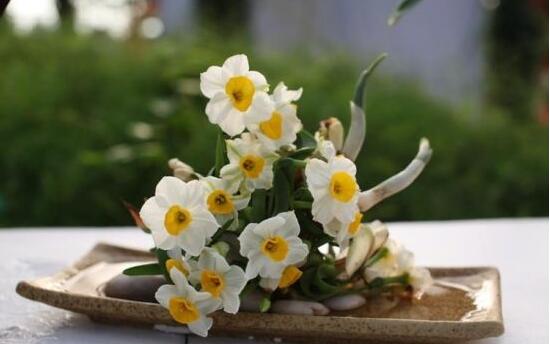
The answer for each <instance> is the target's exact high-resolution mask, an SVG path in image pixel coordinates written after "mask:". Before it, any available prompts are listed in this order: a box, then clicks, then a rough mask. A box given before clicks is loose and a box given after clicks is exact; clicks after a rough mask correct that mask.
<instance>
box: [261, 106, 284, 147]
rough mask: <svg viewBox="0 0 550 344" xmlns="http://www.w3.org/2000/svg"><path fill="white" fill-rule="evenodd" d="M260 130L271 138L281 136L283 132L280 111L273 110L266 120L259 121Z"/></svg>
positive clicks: (274, 138) (275, 138)
mask: <svg viewBox="0 0 550 344" xmlns="http://www.w3.org/2000/svg"><path fill="white" fill-rule="evenodd" d="M260 130H261V132H262V134H264V135H265V136H267V137H269V138H270V139H272V140H277V139H279V138H281V135H282V134H283V116H281V113H280V112H277V111H275V112H273V114H271V118H270V119H268V120H267V121H263V122H260Z"/></svg>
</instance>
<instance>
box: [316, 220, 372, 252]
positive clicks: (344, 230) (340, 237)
mask: <svg viewBox="0 0 550 344" xmlns="http://www.w3.org/2000/svg"><path fill="white" fill-rule="evenodd" d="M362 219H363V214H362V213H361V212H359V211H357V212H356V213H355V215H354V217H353V220H352V221H351V222H349V223H343V222H340V221H338V220H337V219H336V218H335V219H333V220H332V221H330V222H329V223H327V224H326V225H323V230H324V232H325V233H326V234H328V235H330V236H332V237H334V238H335V240H336V243H337V244H338V245H339V246H340V248H341V249H344V248H346V247H347V246H348V244H349V240H350V239H351V238H353V237H354V236H355V234H357V232H358V231H359V229H360V228H361V220H362Z"/></svg>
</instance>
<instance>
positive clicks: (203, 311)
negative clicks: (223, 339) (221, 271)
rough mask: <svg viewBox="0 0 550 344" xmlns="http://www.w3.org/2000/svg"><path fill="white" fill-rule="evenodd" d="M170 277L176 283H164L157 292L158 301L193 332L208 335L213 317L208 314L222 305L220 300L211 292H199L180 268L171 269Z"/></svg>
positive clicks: (176, 319) (203, 335)
mask: <svg viewBox="0 0 550 344" xmlns="http://www.w3.org/2000/svg"><path fill="white" fill-rule="evenodd" d="M170 278H171V279H172V281H173V282H174V285H170V284H166V285H163V286H161V287H160V288H159V289H158V290H157V292H156V293H155V298H156V299H157V301H158V303H160V304H161V305H162V306H163V307H164V308H167V309H168V311H169V312H170V315H171V316H172V318H173V319H174V320H175V321H177V322H178V323H180V324H185V325H187V327H189V330H190V331H191V332H193V333H195V334H198V335H199V336H202V337H206V336H207V335H208V330H209V329H210V327H212V318H208V317H207V315H208V314H210V313H212V312H214V311H215V310H217V309H218V308H219V307H220V300H218V299H215V298H213V297H212V296H211V295H210V293H206V292H197V291H196V290H195V288H193V287H192V286H190V285H189V283H188V282H187V279H186V278H185V276H184V275H183V274H182V273H181V272H180V271H179V270H178V269H171V270H170Z"/></svg>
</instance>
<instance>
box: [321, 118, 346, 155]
mask: <svg viewBox="0 0 550 344" xmlns="http://www.w3.org/2000/svg"><path fill="white" fill-rule="evenodd" d="M319 134H320V135H321V136H322V137H324V138H325V139H327V140H330V141H331V142H332V143H333V144H334V148H336V150H337V151H340V150H342V147H343V146H344V127H343V126H342V123H341V122H340V120H339V119H338V118H336V117H331V118H329V119H325V120H323V121H321V122H320V123H319Z"/></svg>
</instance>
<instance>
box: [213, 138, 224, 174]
mask: <svg viewBox="0 0 550 344" xmlns="http://www.w3.org/2000/svg"><path fill="white" fill-rule="evenodd" d="M226 162H227V147H226V146H225V136H224V134H223V132H222V131H221V130H219V131H218V141H217V142H216V165H215V166H214V171H215V173H216V176H218V177H219V176H220V171H221V169H222V167H223V166H224V165H225V164H226Z"/></svg>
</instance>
